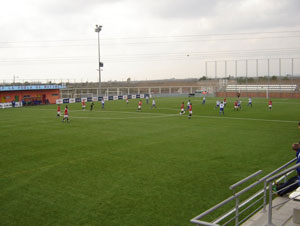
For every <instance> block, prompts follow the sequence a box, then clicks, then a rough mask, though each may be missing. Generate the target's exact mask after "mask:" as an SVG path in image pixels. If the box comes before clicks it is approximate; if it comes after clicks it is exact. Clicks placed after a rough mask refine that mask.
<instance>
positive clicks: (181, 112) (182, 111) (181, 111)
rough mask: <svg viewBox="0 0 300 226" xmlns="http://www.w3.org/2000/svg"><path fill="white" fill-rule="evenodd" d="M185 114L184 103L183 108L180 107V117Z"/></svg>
mask: <svg viewBox="0 0 300 226" xmlns="http://www.w3.org/2000/svg"><path fill="white" fill-rule="evenodd" d="M183 114H185V110H184V102H182V104H181V106H180V115H183Z"/></svg>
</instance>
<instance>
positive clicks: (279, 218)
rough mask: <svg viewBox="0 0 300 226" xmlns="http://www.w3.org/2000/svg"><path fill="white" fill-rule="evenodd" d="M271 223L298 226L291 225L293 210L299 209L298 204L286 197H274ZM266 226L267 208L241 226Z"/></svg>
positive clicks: (279, 225)
mask: <svg viewBox="0 0 300 226" xmlns="http://www.w3.org/2000/svg"><path fill="white" fill-rule="evenodd" d="M273 206H275V207H273V210H272V223H273V225H275V226H300V224H296V223H293V210H294V208H300V202H297V201H293V200H290V199H289V198H288V197H287V196H284V197H276V198H275V199H274V200H273ZM265 225H268V206H267V211H266V212H263V211H262V210H261V211H259V212H258V213H256V214H255V215H254V216H252V217H251V218H250V219H249V220H247V221H246V222H245V223H244V224H242V226H265Z"/></svg>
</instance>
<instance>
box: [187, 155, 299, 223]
mask: <svg viewBox="0 0 300 226" xmlns="http://www.w3.org/2000/svg"><path fill="white" fill-rule="evenodd" d="M296 160H297V158H294V159H292V160H290V161H289V162H287V163H285V164H284V165H282V166H281V167H279V168H277V169H276V170H274V171H272V172H271V173H269V174H268V175H266V176H264V177H262V178H260V179H259V180H257V181H255V182H254V183H252V184H250V185H249V186H247V187H246V188H244V189H242V190H241V191H239V192H235V190H236V188H237V187H238V186H240V185H241V184H243V183H245V182H248V181H249V180H250V179H252V178H254V177H256V176H258V175H260V174H261V173H262V171H261V170H259V171H257V172H255V173H253V174H252V175H250V176H248V177H246V178H244V179H242V180H240V181H239V182H237V183H235V184H233V185H231V186H230V187H229V189H230V190H232V191H233V195H232V196H230V197H229V198H227V199H225V200H224V201H222V202H220V203H218V204H217V205H215V206H213V207H211V208H210V209H208V210H206V211H205V212H203V213H201V214H200V215H198V216H196V217H194V218H193V219H191V220H190V222H191V223H194V224H196V225H197V226H200V225H205V226H220V225H222V226H226V225H228V224H229V223H231V222H233V220H235V224H234V225H235V226H239V225H240V224H241V223H244V222H245V221H246V220H247V219H249V218H250V217H251V216H253V215H254V214H255V213H256V212H258V211H259V210H261V209H262V210H263V211H266V205H267V190H268V189H269V192H270V191H271V193H272V183H273V181H274V180H275V179H277V178H279V180H282V179H284V181H286V177H287V176H288V174H289V173H290V172H291V171H293V170H295V169H296V168H298V167H300V163H299V164H297V165H295V166H293V167H290V168H288V169H286V168H287V167H288V166H289V165H291V164H292V163H294V162H295V161H296ZM283 169H285V170H284V171H282V170H283ZM280 171H282V172H281V173H279V174H277V173H278V172H280ZM275 174H276V175H275ZM279 180H277V181H279ZM262 183H263V184H264V187H263V189H261V190H259V191H258V192H256V193H255V194H253V195H252V196H250V197H249V198H248V199H246V200H244V201H243V202H241V203H240V197H241V195H243V194H245V193H246V192H248V191H249V190H250V189H252V188H254V187H257V186H258V185H259V184H262ZM267 184H269V185H267ZM272 195H273V193H272ZM260 196H261V197H260ZM234 200H235V207H234V208H233V209H231V210H229V211H227V212H226V213H224V214H223V215H221V216H220V217H218V218H217V219H215V220H213V221H211V222H207V221H203V220H202V218H204V217H205V216H207V215H209V214H211V213H213V212H214V211H216V210H217V209H219V208H221V207H223V206H224V205H226V204H228V203H230V202H232V201H234ZM260 201H262V204H260V205H259V202H260ZM270 206H271V211H270ZM242 208H244V209H243V210H242V211H240V210H241V209H242ZM250 208H255V209H254V211H252V212H250V214H248V215H247V216H246V217H244V218H243V219H240V216H241V214H246V211H247V210H250ZM270 212H271V213H270ZM269 214H271V216H270V220H269V222H271V223H269V225H272V196H270V193H269ZM232 215H234V216H233V217H231V218H230V219H229V220H227V221H226V222H225V223H223V224H220V222H222V221H224V220H226V219H227V218H229V217H230V216H232Z"/></svg>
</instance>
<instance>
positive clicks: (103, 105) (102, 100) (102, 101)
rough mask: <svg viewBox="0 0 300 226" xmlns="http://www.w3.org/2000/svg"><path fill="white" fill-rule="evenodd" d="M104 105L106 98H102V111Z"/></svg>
mask: <svg viewBox="0 0 300 226" xmlns="http://www.w3.org/2000/svg"><path fill="white" fill-rule="evenodd" d="M104 103H105V101H104V98H102V100H101V105H102V109H104Z"/></svg>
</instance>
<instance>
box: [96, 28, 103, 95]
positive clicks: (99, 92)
mask: <svg viewBox="0 0 300 226" xmlns="http://www.w3.org/2000/svg"><path fill="white" fill-rule="evenodd" d="M101 29H102V25H96V28H95V32H97V33H98V59H99V63H98V64H99V87H98V95H101V67H103V63H101V61H100V31H101Z"/></svg>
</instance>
